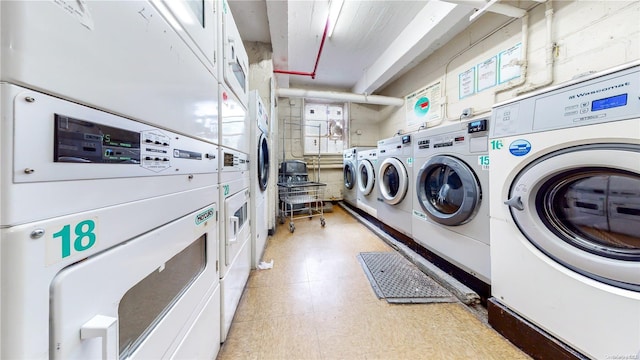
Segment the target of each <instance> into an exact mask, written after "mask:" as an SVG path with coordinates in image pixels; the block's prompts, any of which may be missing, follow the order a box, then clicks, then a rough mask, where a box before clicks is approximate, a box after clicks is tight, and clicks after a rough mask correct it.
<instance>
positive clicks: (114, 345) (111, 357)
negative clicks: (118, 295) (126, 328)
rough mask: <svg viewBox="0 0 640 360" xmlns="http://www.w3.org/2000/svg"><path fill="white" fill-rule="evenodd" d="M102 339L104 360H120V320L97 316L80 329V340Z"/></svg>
mask: <svg viewBox="0 0 640 360" xmlns="http://www.w3.org/2000/svg"><path fill="white" fill-rule="evenodd" d="M93 338H102V360H117V359H118V352H119V349H118V319H117V318H114V317H110V316H104V315H96V316H94V317H93V318H92V319H91V320H89V321H87V322H86V323H85V324H84V325H82V327H81V328H80V339H83V340H84V339H93Z"/></svg>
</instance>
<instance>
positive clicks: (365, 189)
mask: <svg viewBox="0 0 640 360" xmlns="http://www.w3.org/2000/svg"><path fill="white" fill-rule="evenodd" d="M377 166H378V149H367V150H358V171H357V172H356V174H357V175H356V179H357V180H356V187H357V192H356V203H357V205H358V209H360V210H362V211H364V212H366V213H367V214H369V215H371V216H373V217H376V216H378V208H377V206H378V200H377V199H378V186H377V185H378V184H377V183H376V167H377Z"/></svg>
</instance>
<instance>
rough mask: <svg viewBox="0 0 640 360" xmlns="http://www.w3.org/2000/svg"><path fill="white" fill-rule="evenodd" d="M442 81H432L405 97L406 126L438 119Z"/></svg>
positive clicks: (439, 115) (439, 116)
mask: <svg viewBox="0 0 640 360" xmlns="http://www.w3.org/2000/svg"><path fill="white" fill-rule="evenodd" d="M441 98H442V82H441V81H437V82H434V83H432V84H430V85H428V86H426V87H424V88H422V89H420V90H418V91H415V92H413V93H411V94H409V95H407V96H406V97H405V117H406V120H407V126H412V125H417V124H421V123H424V122H430V121H435V120H440V118H441V111H440V99H441Z"/></svg>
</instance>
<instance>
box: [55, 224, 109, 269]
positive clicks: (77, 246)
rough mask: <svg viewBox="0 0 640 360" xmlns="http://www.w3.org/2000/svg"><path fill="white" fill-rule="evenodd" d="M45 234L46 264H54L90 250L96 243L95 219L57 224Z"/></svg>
mask: <svg viewBox="0 0 640 360" xmlns="http://www.w3.org/2000/svg"><path fill="white" fill-rule="evenodd" d="M46 233H49V234H51V237H46V239H47V240H46V241H47V242H46V256H47V264H54V263H56V262H58V261H61V260H66V259H67V258H70V257H73V256H74V255H78V254H81V253H84V252H86V251H87V250H89V249H92V248H94V247H95V246H96V244H97V243H98V222H97V219H96V218H92V219H86V220H82V221H79V222H77V223H71V224H58V225H55V226H52V227H51V228H49V229H48V230H47V232H46Z"/></svg>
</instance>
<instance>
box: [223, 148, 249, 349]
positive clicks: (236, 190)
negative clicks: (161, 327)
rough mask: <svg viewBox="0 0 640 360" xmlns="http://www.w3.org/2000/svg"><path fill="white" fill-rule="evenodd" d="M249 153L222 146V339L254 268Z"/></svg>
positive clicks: (224, 337) (225, 334) (225, 335)
mask: <svg viewBox="0 0 640 360" xmlns="http://www.w3.org/2000/svg"><path fill="white" fill-rule="evenodd" d="M250 182H251V181H250V171H249V155H247V154H245V153H241V152H239V151H235V150H232V149H228V148H224V147H221V148H220V204H221V205H220V211H221V214H222V215H221V219H222V221H221V223H220V288H221V291H220V294H221V320H222V321H221V339H222V341H224V340H225V339H226V337H227V334H228V333H229V328H230V327H231V321H232V320H233V315H234V314H235V312H236V309H237V307H238V303H239V302H240V297H241V296H242V291H243V290H244V286H245V284H246V283H247V280H248V279H249V272H250V271H251V240H250V239H251V226H250V222H251V217H250V216H251V212H250V210H249V208H250V207H251V203H250V198H249V193H250V190H249V189H250V186H251V184H250Z"/></svg>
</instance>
